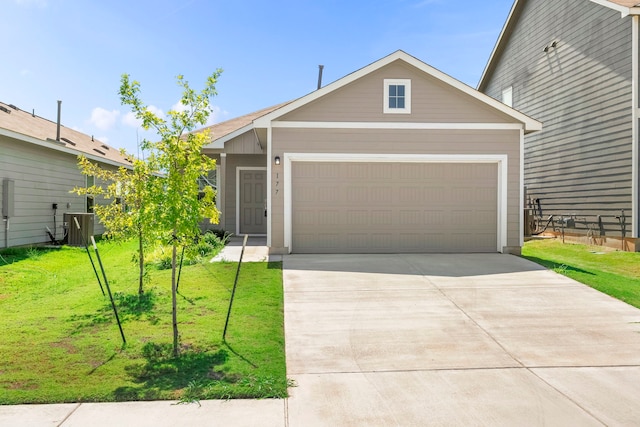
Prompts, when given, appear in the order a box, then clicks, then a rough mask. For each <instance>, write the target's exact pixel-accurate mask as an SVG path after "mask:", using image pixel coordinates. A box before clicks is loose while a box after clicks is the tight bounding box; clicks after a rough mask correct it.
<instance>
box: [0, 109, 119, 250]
mask: <svg viewBox="0 0 640 427" xmlns="http://www.w3.org/2000/svg"><path fill="white" fill-rule="evenodd" d="M58 136H59V138H58ZM79 154H83V155H85V156H86V157H87V158H89V159H90V160H92V161H95V162H98V163H100V164H101V165H102V166H104V167H114V168H115V167H119V166H129V165H130V164H129V163H128V162H127V161H126V159H125V158H124V157H123V156H122V155H121V154H120V152H119V151H118V150H116V149H115V148H113V147H110V146H108V145H107V144H104V143H102V142H100V141H98V140H94V139H93V137H91V136H89V135H85V134H83V133H81V132H77V131H75V130H73V129H69V128H67V127H65V126H62V125H60V126H59V127H58V124H57V123H56V122H52V121H49V120H47V119H44V118H42V117H39V116H36V115H35V114H32V113H29V112H26V111H23V110H21V109H19V108H17V107H16V106H14V105H11V104H4V103H0V206H2V225H1V227H0V248H6V247H12V246H21V245H31V244H39V243H47V242H49V241H50V240H51V239H50V237H49V235H48V230H50V232H51V233H52V234H53V235H54V236H55V237H56V239H59V240H62V238H63V236H64V235H65V231H66V228H65V226H64V223H63V221H64V214H65V213H86V212H88V211H89V210H91V204H92V203H93V202H94V201H93V200H91V199H90V198H89V200H88V199H87V197H85V196H82V197H81V196H77V195H75V194H72V193H70V191H71V190H72V189H73V188H74V187H76V186H78V187H82V186H85V185H91V182H89V183H87V177H85V176H84V175H82V174H81V173H80V171H79V170H78V166H77V158H78V155H79ZM100 202H101V201H100V200H96V201H95V203H100ZM93 221H94V223H93V231H94V233H95V234H101V233H102V232H103V231H104V229H103V227H102V225H101V224H100V223H99V221H97V219H94V220H93Z"/></svg>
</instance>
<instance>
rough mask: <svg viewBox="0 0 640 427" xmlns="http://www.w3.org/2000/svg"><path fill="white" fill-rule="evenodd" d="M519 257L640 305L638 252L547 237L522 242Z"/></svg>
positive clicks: (639, 262)
mask: <svg viewBox="0 0 640 427" xmlns="http://www.w3.org/2000/svg"><path fill="white" fill-rule="evenodd" d="M522 256H523V257H524V258H526V259H528V260H530V261H533V262H536V263H538V264H541V265H543V266H545V267H547V268H549V269H551V270H554V271H556V272H557V273H560V274H563V275H565V276H567V277H570V278H572V279H574V280H577V281H578V282H581V283H584V284H585V285H588V286H591V287H592V288H594V289H597V290H599V291H601V292H604V293H605V294H607V295H611V296H612V297H615V298H617V299H619V300H621V301H624V302H626V303H628V304H631V305H633V306H634V307H638V308H640V253H637V252H621V251H615V250H611V249H607V248H603V247H601V246H587V245H578V244H573V243H571V244H562V243H561V242H559V241H557V240H552V239H549V240H532V241H529V242H527V243H525V245H524V247H523V248H522Z"/></svg>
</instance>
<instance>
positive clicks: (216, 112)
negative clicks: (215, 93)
mask: <svg viewBox="0 0 640 427" xmlns="http://www.w3.org/2000/svg"><path fill="white" fill-rule="evenodd" d="M228 116H229V112H228V111H226V110H223V109H222V108H220V107H218V106H217V105H214V106H212V107H211V114H209V119H208V120H207V124H206V126H211V125H214V124H216V123H220V122H223V121H225V120H226V119H227V117H228Z"/></svg>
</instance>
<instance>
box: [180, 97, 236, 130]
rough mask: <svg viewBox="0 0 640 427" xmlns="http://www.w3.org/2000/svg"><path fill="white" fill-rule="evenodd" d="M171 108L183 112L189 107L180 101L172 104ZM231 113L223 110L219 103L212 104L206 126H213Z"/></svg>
mask: <svg viewBox="0 0 640 427" xmlns="http://www.w3.org/2000/svg"><path fill="white" fill-rule="evenodd" d="M171 110H173V111H177V112H182V111H186V110H187V107H186V106H185V105H184V104H183V103H182V101H178V102H176V103H175V104H173V105H172V106H171ZM228 115H229V112H228V111H225V110H223V109H222V108H220V107H218V106H217V105H212V106H211V113H210V114H209V118H208V119H207V123H205V125H204V126H205V127H206V126H211V125H214V124H216V123H219V122H221V121H223V120H224V119H225V118H226V117H227V116H228Z"/></svg>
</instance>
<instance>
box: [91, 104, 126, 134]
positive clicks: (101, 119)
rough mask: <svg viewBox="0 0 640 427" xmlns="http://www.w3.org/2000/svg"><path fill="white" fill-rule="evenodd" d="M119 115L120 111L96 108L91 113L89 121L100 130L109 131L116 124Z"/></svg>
mask: <svg viewBox="0 0 640 427" xmlns="http://www.w3.org/2000/svg"><path fill="white" fill-rule="evenodd" d="M119 115H120V111H118V110H111V111H108V110H105V109H104V108H101V107H96V108H94V109H93V111H91V119H89V122H91V123H92V124H93V125H94V126H95V127H97V128H98V129H100V130H109V129H111V128H112V127H113V125H114V124H115V123H116V120H118V116H119Z"/></svg>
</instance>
